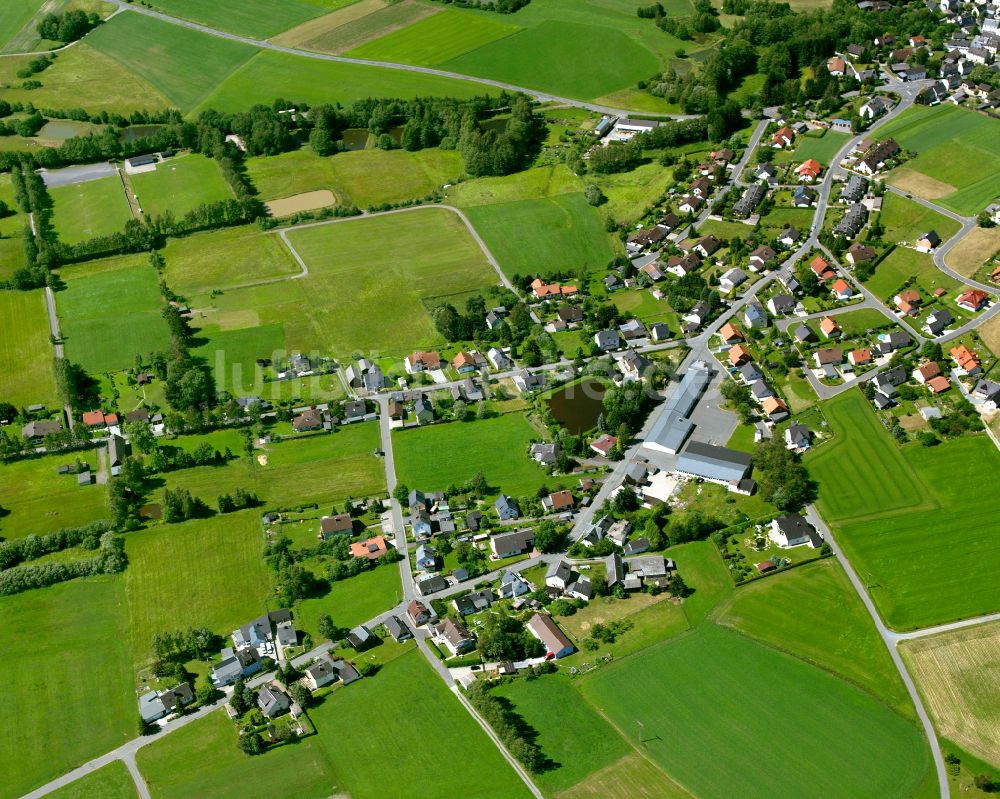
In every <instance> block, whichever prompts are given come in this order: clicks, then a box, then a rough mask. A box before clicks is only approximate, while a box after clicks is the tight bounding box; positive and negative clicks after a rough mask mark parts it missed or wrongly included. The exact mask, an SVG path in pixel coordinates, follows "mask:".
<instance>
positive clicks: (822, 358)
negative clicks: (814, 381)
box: [813, 347, 844, 369]
mask: <svg viewBox="0 0 1000 799" xmlns="http://www.w3.org/2000/svg"><path fill="white" fill-rule="evenodd" d="M813 358H814V359H815V361H816V367H817V368H819V369H822V368H823V367H824V366H839V365H840V364H842V363H843V362H844V351H843V350H842V349H840V347H824V348H822V349H818V350H816V352H815V353H813Z"/></svg>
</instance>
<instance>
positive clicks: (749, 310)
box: [743, 302, 768, 330]
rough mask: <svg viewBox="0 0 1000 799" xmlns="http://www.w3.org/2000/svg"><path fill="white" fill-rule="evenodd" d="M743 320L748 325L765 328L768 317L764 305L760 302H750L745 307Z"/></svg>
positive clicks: (759, 328) (760, 328)
mask: <svg viewBox="0 0 1000 799" xmlns="http://www.w3.org/2000/svg"><path fill="white" fill-rule="evenodd" d="M743 321H744V322H746V324H747V326H748V327H751V328H756V329H757V330H764V329H765V328H766V327H767V323H768V318H767V312H766V311H765V310H764V306H763V305H761V304H760V303H759V302H749V303H747V305H746V308H744V309H743Z"/></svg>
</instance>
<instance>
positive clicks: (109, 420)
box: [104, 413, 118, 427]
mask: <svg viewBox="0 0 1000 799" xmlns="http://www.w3.org/2000/svg"><path fill="white" fill-rule="evenodd" d="M104 424H106V425H107V426H108V427H111V426H112V425H116V424H118V414H117V413H106V414H104Z"/></svg>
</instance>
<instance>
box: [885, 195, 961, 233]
mask: <svg viewBox="0 0 1000 799" xmlns="http://www.w3.org/2000/svg"><path fill="white" fill-rule="evenodd" d="M879 221H881V223H882V225H883V227H885V234H884V236H883V238H884V239H885V240H886V241H906V242H910V243H911V244H912V243H914V242H916V240H917V239H918V238H919V237H920V236H921V235H923V234H924V233H926V232H927V231H929V230H934V231H937V234H938V236H940V237H941V241H947V240H948V239H950V238H951V237H952V236H954V235H955V234H956V233H958V230H959V228H960V227H961V225H959V224H958V222H956V221H955V220H954V219H950V218H949V217H947V216H944V215H943V214H939V213H938V212H937V211H934V210H933V209H931V208H928V207H927V206H925V205H921V204H920V203H918V202H916V201H915V200H909V199H907V198H906V197H900V196H899V195H898V194H893V193H892V192H886V194H885V196H884V197H883V198H882V211H881V212H880V214H879Z"/></svg>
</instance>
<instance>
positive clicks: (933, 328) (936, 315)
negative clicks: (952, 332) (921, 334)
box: [924, 308, 955, 336]
mask: <svg viewBox="0 0 1000 799" xmlns="http://www.w3.org/2000/svg"><path fill="white" fill-rule="evenodd" d="M954 321H955V318H954V317H953V316H952V315H951V311H949V310H948V309H947V308H939V309H937V310H935V311H932V312H931V313H930V314H928V316H927V320H926V321H925V322H924V330H925V331H926V332H928V333H930V334H931V335H933V336H937V335H940V334H941V333H942V332H943V331H944V330H945V329H946V328H947V327H948V325H950V324H952V323H953V322H954Z"/></svg>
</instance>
